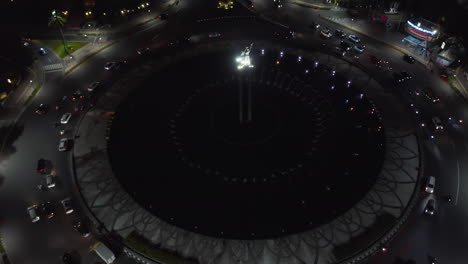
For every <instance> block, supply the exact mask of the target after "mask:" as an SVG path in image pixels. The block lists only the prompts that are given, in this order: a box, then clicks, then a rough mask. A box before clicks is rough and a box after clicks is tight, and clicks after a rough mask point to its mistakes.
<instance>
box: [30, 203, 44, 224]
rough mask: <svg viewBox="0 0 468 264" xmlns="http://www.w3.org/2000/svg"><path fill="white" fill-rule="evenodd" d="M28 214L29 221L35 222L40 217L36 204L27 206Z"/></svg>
mask: <svg viewBox="0 0 468 264" xmlns="http://www.w3.org/2000/svg"><path fill="white" fill-rule="evenodd" d="M28 215H29V217H30V218H31V222H33V223H35V222H37V221H39V219H41V217H40V216H39V214H38V208H37V205H32V206H29V207H28Z"/></svg>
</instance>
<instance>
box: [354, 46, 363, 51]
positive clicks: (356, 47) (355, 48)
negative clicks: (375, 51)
mask: <svg viewBox="0 0 468 264" xmlns="http://www.w3.org/2000/svg"><path fill="white" fill-rule="evenodd" d="M353 50H354V51H356V52H359V53H362V52H364V46H362V45H354V46H353Z"/></svg>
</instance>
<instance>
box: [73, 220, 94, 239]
mask: <svg viewBox="0 0 468 264" xmlns="http://www.w3.org/2000/svg"><path fill="white" fill-rule="evenodd" d="M73 228H74V229H75V230H76V231H78V233H80V235H81V236H82V237H89V235H90V232H89V229H88V227H87V226H86V225H85V224H84V223H83V222H82V221H80V220H78V221H75V222H74V223H73Z"/></svg>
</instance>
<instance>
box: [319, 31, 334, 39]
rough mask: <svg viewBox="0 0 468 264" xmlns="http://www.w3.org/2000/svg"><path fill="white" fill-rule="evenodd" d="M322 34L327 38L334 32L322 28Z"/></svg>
mask: <svg viewBox="0 0 468 264" xmlns="http://www.w3.org/2000/svg"><path fill="white" fill-rule="evenodd" d="M320 34H321V35H322V36H324V37H325V38H330V37H331V36H332V33H330V30H328V29H322V30H321V31H320Z"/></svg>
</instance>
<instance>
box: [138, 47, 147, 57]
mask: <svg viewBox="0 0 468 264" xmlns="http://www.w3.org/2000/svg"><path fill="white" fill-rule="evenodd" d="M149 51H150V48H148V47H143V48H139V49H137V54H138V55H142V54H146V53H148V52H149Z"/></svg>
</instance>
